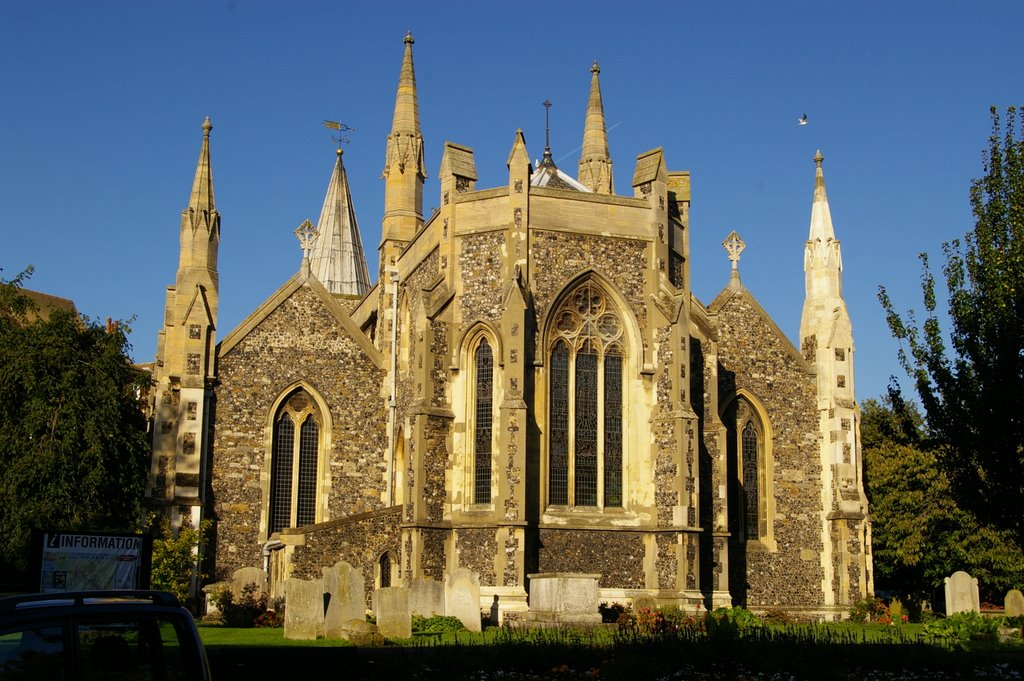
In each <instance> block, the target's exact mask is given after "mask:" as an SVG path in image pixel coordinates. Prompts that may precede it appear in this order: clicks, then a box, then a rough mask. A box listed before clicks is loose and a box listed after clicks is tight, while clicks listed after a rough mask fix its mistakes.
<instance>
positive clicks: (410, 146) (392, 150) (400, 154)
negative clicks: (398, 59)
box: [382, 33, 427, 178]
mask: <svg viewBox="0 0 1024 681" xmlns="http://www.w3.org/2000/svg"><path fill="white" fill-rule="evenodd" d="M415 42H416V41H415V40H414V39H413V37H412V33H407V34H406V36H405V55H404V57H403V59H402V72H401V75H400V76H399V78H398V93H397V95H396V97H395V115H394V118H393V119H392V122H391V134H390V135H388V147H387V153H386V155H385V165H384V172H383V174H382V176H383V177H387V176H388V175H389V174H390V173H391V171H392V170H395V169H397V170H398V172H399V173H402V174H404V173H405V172H406V170H407V169H409V170H411V171H413V172H415V173H417V174H418V175H419V176H420V177H421V178H426V177H427V171H426V166H425V164H424V161H423V135H422V134H421V133H420V109H419V101H418V97H417V94H416V71H415V69H414V68H413V61H412V46H413V43H415Z"/></svg>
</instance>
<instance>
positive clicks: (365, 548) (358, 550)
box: [282, 506, 402, 606]
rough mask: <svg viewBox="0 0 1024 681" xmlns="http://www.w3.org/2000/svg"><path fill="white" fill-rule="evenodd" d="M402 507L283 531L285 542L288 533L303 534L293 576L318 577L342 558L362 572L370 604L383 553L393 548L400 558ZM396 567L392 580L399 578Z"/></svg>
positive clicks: (294, 556)
mask: <svg viewBox="0 0 1024 681" xmlns="http://www.w3.org/2000/svg"><path fill="white" fill-rule="evenodd" d="M401 511H402V508H401V506H392V507H391V508H387V509H384V510H382V511H375V512H372V513H363V514H360V515H357V516H352V517H350V518H342V519H340V520H332V521H330V522H326V523H321V524H319V525H310V526H307V527H303V528H299V529H297V530H286V531H285V532H283V533H282V535H283V536H284V537H285V539H286V541H287V540H288V536H289V535H295V534H301V535H304V538H305V543H304V544H302V545H299V546H296V547H295V550H294V553H293V554H292V559H291V562H292V565H291V568H292V573H291V576H292V577H298V578H299V579H318V578H319V577H321V576H322V575H323V572H322V570H323V568H325V567H330V566H331V565H334V564H335V563H337V562H338V561H339V560H343V561H345V562H347V563H349V564H350V565H352V566H353V567H356V568H359V569H360V570H362V573H363V581H364V583H365V588H366V597H367V601H366V602H367V605H368V606H369V604H370V600H369V599H370V596H371V595H372V594H373V589H374V587H375V575H376V574H377V572H376V571H377V565H378V561H379V560H380V557H381V555H383V554H384V553H385V552H386V551H390V552H391V554H392V556H394V558H395V559H396V560H397V558H398V555H399V546H400V545H399V540H400V531H399V527H398V526H399V522H400V521H401ZM397 572H398V571H397V570H395V571H394V573H393V574H392V580H393V581H395V580H398V578H399V575H398V574H397Z"/></svg>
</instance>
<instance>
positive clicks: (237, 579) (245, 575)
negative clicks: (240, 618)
mask: <svg viewBox="0 0 1024 681" xmlns="http://www.w3.org/2000/svg"><path fill="white" fill-rule="evenodd" d="M249 584H255V585H256V594H257V595H258V594H262V593H266V592H267V573H266V572H264V571H263V569H262V568H258V567H244V568H239V569H238V570H235V571H234V573H233V574H232V575H231V595H232V596H234V597H235V602H236V603H237V602H238V599H239V598H241V597H242V592H243V590H244V589H245V587H246V586H248V585H249Z"/></svg>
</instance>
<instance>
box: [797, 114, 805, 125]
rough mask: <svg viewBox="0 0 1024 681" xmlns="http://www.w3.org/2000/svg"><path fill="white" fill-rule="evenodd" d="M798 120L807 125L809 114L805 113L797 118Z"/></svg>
mask: <svg viewBox="0 0 1024 681" xmlns="http://www.w3.org/2000/svg"><path fill="white" fill-rule="evenodd" d="M796 122H797V123H799V124H800V125H807V114H804V115H803V116H801V117H800V118H798V119H796Z"/></svg>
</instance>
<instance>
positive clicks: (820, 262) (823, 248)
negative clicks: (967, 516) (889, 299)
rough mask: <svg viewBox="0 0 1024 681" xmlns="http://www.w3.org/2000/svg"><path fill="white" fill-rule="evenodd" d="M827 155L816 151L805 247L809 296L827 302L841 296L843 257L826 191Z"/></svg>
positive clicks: (805, 268) (823, 302) (805, 270)
mask: <svg viewBox="0 0 1024 681" xmlns="http://www.w3.org/2000/svg"><path fill="white" fill-rule="evenodd" d="M824 158H825V157H824V156H822V155H821V151H820V150H819V151H818V152H817V153H816V154H815V155H814V165H815V171H814V201H813V203H812V204H811V228H810V233H809V234H808V237H807V246H806V248H805V250H804V272H805V273H806V280H807V281H806V293H807V298H808V300H810V299H812V298H813V299H816V300H820V301H821V303H822V304H825V305H828V304H830V302H829V301H831V300H832V299H841V298H842V295H843V291H842V272H843V260H842V252H841V251H840V248H839V240H838V239H836V234H835V230H834V229H833V227H832V212H831V211H830V210H829V207H828V196H827V195H826V193H825V174H824V173H823V172H822V169H821V162H822V161H823V160H824ZM829 309H831V308H829Z"/></svg>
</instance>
